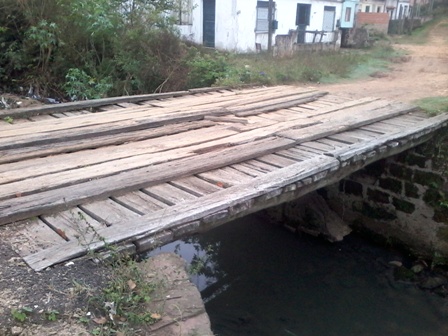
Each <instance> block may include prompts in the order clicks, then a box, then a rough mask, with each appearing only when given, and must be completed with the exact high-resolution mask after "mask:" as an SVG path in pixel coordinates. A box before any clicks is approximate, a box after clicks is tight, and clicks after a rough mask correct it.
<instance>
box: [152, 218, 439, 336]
mask: <svg viewBox="0 0 448 336" xmlns="http://www.w3.org/2000/svg"><path fill="white" fill-rule="evenodd" d="M159 251H171V252H172V251H176V253H178V254H179V255H181V256H182V257H183V258H184V259H186V260H187V261H188V262H189V263H190V270H191V271H192V273H194V275H193V276H192V281H193V282H194V283H195V284H196V285H197V286H198V288H199V290H200V291H201V294H202V297H203V298H204V301H205V302H206V309H207V312H208V314H209V316H210V319H211V321H212V328H213V331H214V332H215V334H217V335H219V336H227V335H228V336H233V335H257V336H264V335H266V336H276V335H279V336H281V335H285V336H288V335H289V336H294V335H296V336H333V335H334V336H351V335H353V336H364V335H365V336H401V335H403V336H423V335H424V336H432V335H434V336H436V335H444V336H446V335H448V314H447V311H448V305H447V304H446V301H445V300H444V299H442V298H440V297H437V296H435V295H433V294H430V293H425V292H423V291H421V290H419V289H418V288H416V287H415V286H414V285H411V284H406V283H402V282H396V281H394V280H393V276H392V272H393V270H392V268H391V266H390V265H389V264H388V263H389V261H392V260H402V259H403V257H402V256H400V255H399V254H397V253H394V252H390V251H386V250H383V249H381V248H378V247H375V246H372V245H370V244H369V243H367V242H365V241H363V240H361V239H359V238H356V237H347V238H346V240H345V241H344V242H342V243H338V244H329V243H326V242H324V241H322V240H319V239H314V238H310V237H305V236H304V237H299V238H297V237H294V236H293V235H292V234H291V233H289V232H286V231H284V230H282V229H281V228H277V227H273V226H271V225H266V224H265V223H263V221H262V219H260V218H258V217H255V216H251V217H245V218H243V219H240V220H237V221H234V222H232V223H228V224H225V225H223V226H221V227H219V228H217V229H214V230H212V231H209V232H207V233H205V234H203V235H201V236H196V237H192V238H189V239H187V240H185V241H182V242H181V241H177V242H174V243H172V244H168V245H166V246H164V247H162V248H161V249H159V250H157V251H154V252H153V253H152V254H154V253H158V252H159Z"/></svg>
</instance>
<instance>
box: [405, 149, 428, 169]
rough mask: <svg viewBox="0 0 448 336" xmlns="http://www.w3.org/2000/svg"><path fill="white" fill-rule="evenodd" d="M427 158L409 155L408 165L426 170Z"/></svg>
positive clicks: (414, 154)
mask: <svg viewBox="0 0 448 336" xmlns="http://www.w3.org/2000/svg"><path fill="white" fill-rule="evenodd" d="M426 161H427V158H426V157H425V156H423V155H419V154H416V153H409V154H408V155H407V157H406V163H407V164H408V165H410V166H418V167H420V168H425V165H426Z"/></svg>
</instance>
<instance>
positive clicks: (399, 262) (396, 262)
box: [389, 260, 403, 267]
mask: <svg viewBox="0 0 448 336" xmlns="http://www.w3.org/2000/svg"><path fill="white" fill-rule="evenodd" d="M389 265H392V266H395V267H401V266H403V263H402V262H401V261H398V260H392V261H389Z"/></svg>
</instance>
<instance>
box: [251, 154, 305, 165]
mask: <svg viewBox="0 0 448 336" xmlns="http://www.w3.org/2000/svg"><path fill="white" fill-rule="evenodd" d="M257 160H258V161H261V162H264V163H267V164H270V165H273V166H276V167H279V168H283V167H287V166H290V165H292V164H295V163H297V161H296V160H292V159H288V158H285V157H282V156H280V155H276V154H267V155H263V156H260V157H258V158H257Z"/></svg>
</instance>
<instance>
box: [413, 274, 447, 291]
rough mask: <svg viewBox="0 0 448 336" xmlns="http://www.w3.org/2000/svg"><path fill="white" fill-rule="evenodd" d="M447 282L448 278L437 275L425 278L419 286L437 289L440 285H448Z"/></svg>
mask: <svg viewBox="0 0 448 336" xmlns="http://www.w3.org/2000/svg"><path fill="white" fill-rule="evenodd" d="M447 283H448V280H447V279H446V278H444V277H442V276H440V275H436V276H433V277H428V278H426V279H424V280H423V281H422V282H421V283H420V285H419V286H420V287H421V288H423V289H436V288H438V287H440V286H443V285H446V284H447Z"/></svg>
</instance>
